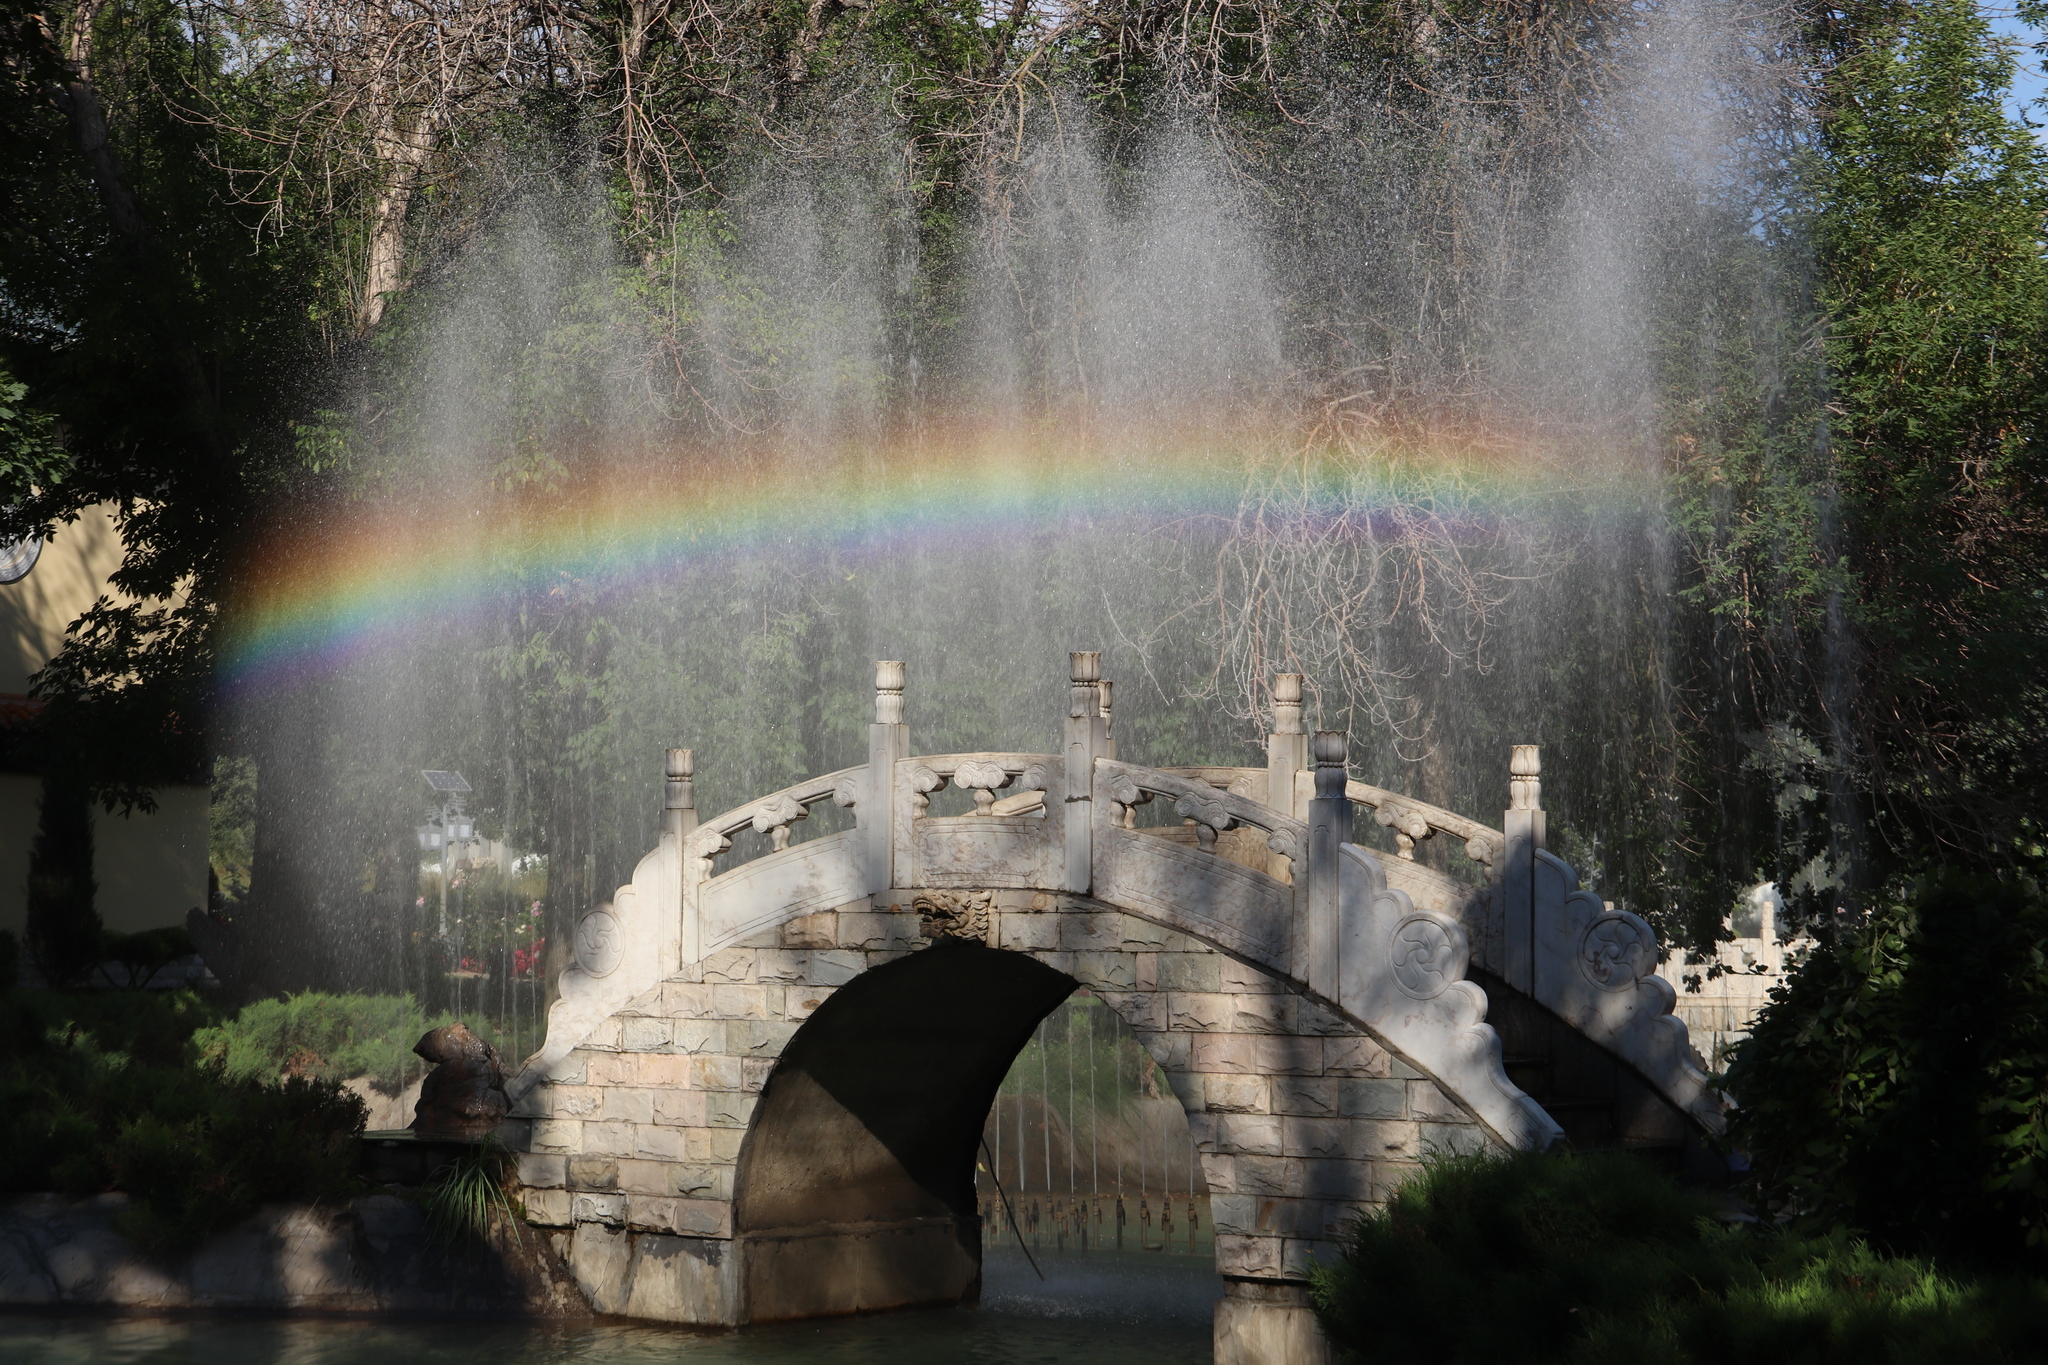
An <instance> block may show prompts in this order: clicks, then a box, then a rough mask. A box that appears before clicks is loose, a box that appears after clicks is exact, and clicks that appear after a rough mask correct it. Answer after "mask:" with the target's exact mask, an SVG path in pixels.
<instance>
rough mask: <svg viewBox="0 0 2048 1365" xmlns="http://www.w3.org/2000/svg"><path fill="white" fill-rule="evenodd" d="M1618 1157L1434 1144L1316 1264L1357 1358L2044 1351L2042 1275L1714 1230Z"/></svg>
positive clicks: (1582, 1364) (1842, 1242) (1780, 1360)
mask: <svg viewBox="0 0 2048 1365" xmlns="http://www.w3.org/2000/svg"><path fill="white" fill-rule="evenodd" d="M1720 1207H1721V1200H1720V1199H1719V1198H1718V1197H1717V1196H1714V1195H1711V1194H1707V1193H1704V1192H1700V1191H1695V1190H1688V1189H1684V1188H1681V1187H1679V1186H1678V1185H1676V1184H1675V1183H1673V1182H1672V1181H1671V1180H1670V1179H1668V1178H1667V1177H1665V1176H1664V1175H1662V1174H1661V1173H1660V1172H1658V1171H1657V1170H1656V1169H1655V1168H1654V1167H1651V1166H1650V1165H1648V1164H1647V1163H1644V1162H1641V1161H1639V1160H1637V1159H1636V1158H1633V1157H1630V1156H1627V1155H1625V1154H1605V1155H1597V1156H1562V1157H1559V1156H1539V1155H1535V1154H1531V1153H1518V1154H1515V1155H1511V1156H1498V1155H1481V1156H1464V1157H1441V1158H1437V1159H1435V1160H1433V1161H1432V1162H1431V1163H1430V1164H1429V1165H1428V1167H1427V1168H1426V1169H1425V1171H1424V1172H1423V1174H1422V1176H1421V1177H1420V1178H1419V1179H1417V1180H1416V1181H1414V1182H1412V1183H1411V1184H1409V1185H1407V1186H1405V1187H1403V1188H1402V1189H1401V1190H1400V1191H1399V1192H1397V1193H1396V1194H1395V1196H1394V1198H1393V1199H1392V1200H1390V1201H1389V1203H1388V1204H1387V1206H1386V1207H1385V1208H1384V1209H1383V1210H1380V1211H1378V1212H1376V1213H1373V1214H1370V1215H1368V1216H1366V1217H1364V1218H1362V1219H1360V1220H1359V1221H1358V1223H1357V1224H1355V1225H1354V1229H1353V1236H1352V1240H1351V1242H1350V1244H1349V1245H1348V1246H1347V1248H1346V1250H1345V1253H1344V1255H1343V1257H1342V1258H1341V1259H1339V1260H1338V1261H1336V1262H1334V1263H1331V1264H1328V1265H1325V1266H1322V1267H1319V1268H1318V1269H1317V1270H1316V1272H1315V1276H1314V1292H1315V1300H1316V1308H1317V1312H1318V1314H1319V1315H1320V1316H1321V1318H1322V1320H1323V1325H1324V1329H1325V1331H1326V1332H1327V1333H1328V1335H1329V1337H1330V1339H1331V1340H1332V1341H1333V1342H1334V1343H1335V1344H1336V1345H1337V1346H1338V1347H1340V1348H1341V1349H1343V1350H1345V1351H1346V1352H1348V1353H1349V1354H1350V1355H1351V1356H1352V1357H1353V1358H1357V1359H1366V1360H1386V1361H1390V1362H1402V1363H1403V1365H1409V1363H1411V1362H1413V1363H1415V1365H1421V1363H1422V1362H1434V1361H1453V1360H1463V1361H1501V1362H1510V1361H1512V1362H1558V1365H1623V1362H1627V1363H1628V1365H1640V1362H1641V1361H1643V1360H1658V1361H1663V1362H1674V1363H1676V1365H1687V1363H1688V1362H1698V1363H1699V1365H1709V1363H1710V1362H1711V1363H1712V1365H1747V1363H1748V1362H1755V1365H1908V1362H1912V1363H1914V1365H1917V1363H1918V1362H1923V1361H1924V1362H1929V1363H1930V1365H1931V1363H1932V1362H1935V1361H1952V1360H1956V1359H1968V1360H1981V1361H2015V1362H2016V1361H2023V1360H2036V1359H2039V1350H2038V1343H2039V1342H2040V1341H2042V1340H2044V1339H2048V1286H2044V1285H2043V1284H2042V1283H2041V1282H2040V1281H2038V1280H2028V1279H2022V1278H2017V1277H2008V1278H2003V1279H1994V1280H1986V1281H1961V1280H1957V1279H1953V1278H1949V1277H1947V1276H1944V1275H1943V1274H1942V1273H1940V1272H1939V1271H1937V1270H1936V1269H1935V1268H1934V1266H1933V1265H1932V1264H1930V1263H1928V1262H1925V1261H1920V1260H1910V1259H1899V1258H1894V1257H1888V1256H1885V1255H1883V1254H1881V1253H1879V1252H1877V1251H1875V1250H1873V1249H1872V1248H1871V1247H1870V1246H1869V1245H1868V1244H1866V1243H1864V1242H1861V1241H1858V1240H1856V1239H1853V1238H1851V1237H1850V1236H1848V1235H1846V1234H1843V1233H1834V1234H1830V1235H1827V1236H1823V1237H1817V1238H1810V1237H1805V1236H1802V1235H1800V1234H1797V1233H1792V1232H1785V1231H1770V1230H1763V1229H1759V1228H1757V1227H1755V1226H1752V1225H1745V1224H1739V1223H1738V1224H1732V1225H1731V1224H1725V1223H1723V1222H1721V1221H1720V1220H1719V1219H1718V1218H1717V1217H1715V1214H1716V1213H1717V1212H1718V1211H1719V1210H1720Z"/></svg>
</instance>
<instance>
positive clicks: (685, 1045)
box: [670, 1019, 725, 1054]
mask: <svg viewBox="0 0 2048 1365" xmlns="http://www.w3.org/2000/svg"><path fill="white" fill-rule="evenodd" d="M670 1028H671V1030H672V1032H673V1034H674V1037H675V1041H674V1042H673V1043H671V1044H670V1046H671V1047H673V1048H674V1049H675V1050H676V1051H677V1052H682V1053H691V1054H695V1053H700V1052H722V1051H724V1050H725V1021H724V1020H721V1019H676V1020H673V1021H671V1024H670Z"/></svg>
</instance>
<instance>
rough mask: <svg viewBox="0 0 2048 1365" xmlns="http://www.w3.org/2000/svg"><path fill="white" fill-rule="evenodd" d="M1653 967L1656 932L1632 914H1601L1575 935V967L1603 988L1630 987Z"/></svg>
mask: <svg viewBox="0 0 2048 1365" xmlns="http://www.w3.org/2000/svg"><path fill="white" fill-rule="evenodd" d="M1656 968H1657V939H1656V935H1655V934H1653V933H1652V932H1651V931H1650V927H1649V926H1648V925H1646V924H1644V923H1643V922H1642V921H1641V920H1639V919H1637V918H1636V917H1635V916H1634V915H1622V914H1611V915H1601V916H1599V917H1597V918H1596V919H1594V921H1593V922H1592V923H1591V924H1588V925H1587V926H1586V932H1585V933H1584V934H1583V935H1581V936H1580V938H1579V970H1580V971H1582V972H1584V973H1585V975H1586V980H1588V981H1590V982H1592V983H1593V984H1594V985H1595V986H1598V987H1599V988H1600V989H1601V990H1603V991H1627V990H1634V989H1635V985H1636V982H1638V981H1640V980H1641V979H1642V978H1643V977H1644V976H1646V975H1648V974H1649V973H1650V972H1653V971H1655V970H1656Z"/></svg>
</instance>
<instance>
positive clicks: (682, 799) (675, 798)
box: [662, 749, 697, 810]
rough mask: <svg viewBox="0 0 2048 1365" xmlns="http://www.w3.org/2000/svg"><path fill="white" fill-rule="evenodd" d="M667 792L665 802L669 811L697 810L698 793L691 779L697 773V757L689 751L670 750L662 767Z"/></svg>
mask: <svg viewBox="0 0 2048 1365" xmlns="http://www.w3.org/2000/svg"><path fill="white" fill-rule="evenodd" d="M662 770H663V774H664V776H665V778H666V785H667V791H666V794H665V797H664V802H665V804H666V806H667V808H668V809H669V810H695V809H696V808H697V791H696V786H695V784H694V783H692V782H691V781H690V779H691V777H692V776H694V775H695V774H696V771H697V755H696V753H695V752H694V751H692V750H689V749H670V750H669V751H668V755H667V758H666V760H665V762H664V763H663V765H662Z"/></svg>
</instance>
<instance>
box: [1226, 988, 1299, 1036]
mask: <svg viewBox="0 0 2048 1365" xmlns="http://www.w3.org/2000/svg"><path fill="white" fill-rule="evenodd" d="M1221 998H1222V999H1225V1000H1228V1001H1231V1002H1232V1006H1233V1012H1232V1014H1231V1020H1230V1027H1231V1028H1232V1029H1234V1030H1236V1031H1237V1032H1239V1033H1292V1032H1294V997H1293V996H1291V995H1264V994H1257V995H1252V994H1242V995H1224V996H1223V997H1221Z"/></svg>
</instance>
